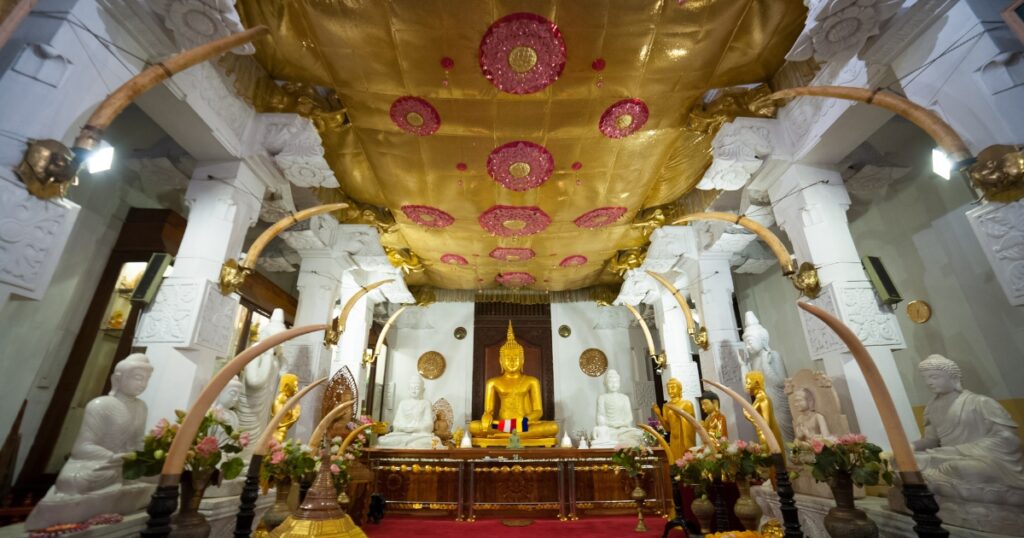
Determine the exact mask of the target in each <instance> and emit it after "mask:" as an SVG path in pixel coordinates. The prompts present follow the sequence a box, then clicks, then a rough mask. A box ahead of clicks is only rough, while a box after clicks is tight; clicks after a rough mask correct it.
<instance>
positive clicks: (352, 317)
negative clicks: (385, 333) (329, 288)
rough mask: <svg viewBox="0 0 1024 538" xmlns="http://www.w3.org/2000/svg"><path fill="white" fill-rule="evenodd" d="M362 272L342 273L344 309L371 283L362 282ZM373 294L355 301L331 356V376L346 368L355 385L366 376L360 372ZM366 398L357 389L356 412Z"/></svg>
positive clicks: (363, 389)
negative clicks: (357, 293)
mask: <svg viewBox="0 0 1024 538" xmlns="http://www.w3.org/2000/svg"><path fill="white" fill-rule="evenodd" d="M365 276H366V275H365V273H364V272H363V271H359V270H356V271H350V272H347V273H345V275H344V276H343V277H342V280H341V305H342V307H344V305H345V303H347V302H348V300H349V299H350V298H351V297H352V296H353V295H355V294H356V292H358V291H359V290H360V289H362V286H363V285H365V284H372V282H361V280H362V279H364V277H365ZM372 294H373V293H372V292H371V293H369V294H366V295H364V296H362V297H360V298H359V300H358V301H356V303H355V305H354V306H353V307H352V310H351V312H349V315H348V319H347V320H346V322H345V332H344V333H342V335H341V340H340V341H339V342H338V345H337V346H335V348H334V355H333V358H332V360H331V370H330V374H331V375H334V373H335V372H337V371H338V370H341V369H342V367H345V366H348V369H349V371H351V372H352V377H353V378H355V379H356V380H357V382H362V380H363V379H364V378H365V374H364V373H363V371H362V368H363V353H364V352H365V351H366V348H367V347H368V346H369V345H372V343H370V342H368V339H369V331H370V325H372V324H373V304H374V303H373V302H372V301H370V296H371V295H372ZM365 399H366V388H365V387H362V386H360V387H359V401H358V402H356V406H355V409H356V410H357V411H358V410H360V409H361V408H362V405H363V401H364V400H365Z"/></svg>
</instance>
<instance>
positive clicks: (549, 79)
mask: <svg viewBox="0 0 1024 538" xmlns="http://www.w3.org/2000/svg"><path fill="white" fill-rule="evenodd" d="M564 68H565V41H563V40H562V32H561V31H559V30H558V26H556V25H555V23H553V22H551V21H549V20H547V19H545V18H544V17H541V16H540V15H536V14H533V13H513V14H511V15H506V16H504V17H502V18H500V19H498V20H496V21H494V23H493V24H491V27H490V28H488V29H487V32H486V33H484V37H483V39H481V40H480V70H481V71H483V74H484V76H485V77H487V80H489V81H491V84H494V86H495V87H497V88H498V89H499V90H501V91H503V92H507V93H513V94H519V95H521V94H527V93H533V92H538V91H540V90H543V89H544V88H546V87H548V86H550V85H551V84H552V83H554V82H555V81H556V80H558V77H559V76H561V75H562V70H563V69H564Z"/></svg>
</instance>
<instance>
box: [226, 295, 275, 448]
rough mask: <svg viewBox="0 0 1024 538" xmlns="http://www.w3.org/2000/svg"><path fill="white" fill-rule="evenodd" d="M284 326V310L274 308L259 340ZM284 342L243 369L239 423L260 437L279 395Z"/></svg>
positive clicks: (243, 428)
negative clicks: (282, 345)
mask: <svg viewBox="0 0 1024 538" xmlns="http://www.w3.org/2000/svg"><path fill="white" fill-rule="evenodd" d="M283 330H285V326H284V311H283V310H281V309H280V308H276V309H274V312H273V314H271V315H270V323H268V324H267V327H266V328H265V329H263V332H262V334H261V335H260V340H265V339H267V338H269V337H271V336H273V335H275V334H277V333H279V332H281V331H283ZM282 357H283V355H282V351H281V346H276V347H274V348H272V349H269V350H267V351H266V352H264V353H263V354H262V355H260V356H259V357H257V358H256V359H255V360H254V361H252V362H250V363H249V364H247V365H246V366H245V369H243V370H242V385H243V387H242V392H241V398H239V402H238V414H237V415H238V427H239V428H240V429H241V430H242V431H244V432H249V433H250V435H251V437H252V438H253V439H257V438H259V436H260V434H261V433H263V428H266V427H267V423H268V422H270V417H271V413H270V406H271V405H272V404H273V403H274V397H275V396H276V395H277V383H278V374H279V373H280V372H281V363H282Z"/></svg>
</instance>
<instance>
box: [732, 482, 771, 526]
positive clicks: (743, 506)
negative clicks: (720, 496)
mask: <svg viewBox="0 0 1024 538" xmlns="http://www.w3.org/2000/svg"><path fill="white" fill-rule="evenodd" d="M736 487H737V488H739V490H740V498H739V499H737V500H736V504H735V505H734V506H733V508H732V510H733V513H734V514H736V517H737V518H738V519H739V520H740V523H743V528H745V529H746V530H748V531H756V530H757V529H758V527H759V526H760V523H761V516H762V515H763V514H764V512H763V511H762V510H761V507H760V506H758V505H757V503H756V502H754V499H752V498H751V497H750V482H749V481H748V480H747V479H746V478H740V479H738V480H736Z"/></svg>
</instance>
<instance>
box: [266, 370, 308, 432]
mask: <svg viewBox="0 0 1024 538" xmlns="http://www.w3.org/2000/svg"><path fill="white" fill-rule="evenodd" d="M298 391H299V378H298V376H296V375H295V374H283V375H281V384H280V385H278V388H277V396H276V397H275V398H274V403H273V405H271V406H270V416H274V415H276V414H277V412H278V411H280V410H281V408H282V407H284V404H285V403H287V402H288V399H289V398H291V397H292V396H295V393H296V392H298ZM301 413H302V406H301V405H299V404H295V406H294V407H292V408H291V410H289V411H288V412H287V413H285V415H284V418H282V419H281V423H280V424H279V425H278V426H277V430H276V431H275V432H274V439H277V440H278V442H281V443H283V442H284V438H285V435H287V434H288V428H291V427H292V424H295V423H296V422H298V421H299V415H300V414H301Z"/></svg>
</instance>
